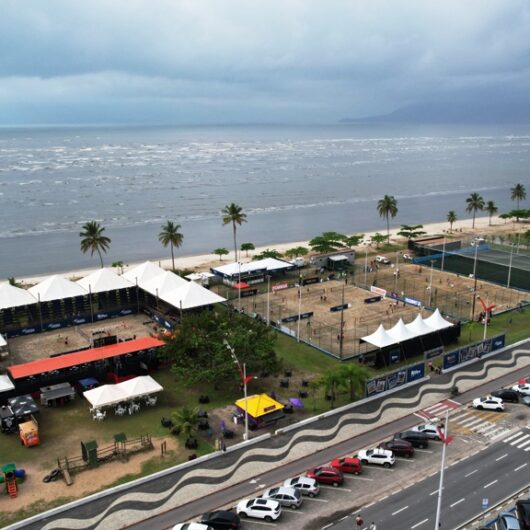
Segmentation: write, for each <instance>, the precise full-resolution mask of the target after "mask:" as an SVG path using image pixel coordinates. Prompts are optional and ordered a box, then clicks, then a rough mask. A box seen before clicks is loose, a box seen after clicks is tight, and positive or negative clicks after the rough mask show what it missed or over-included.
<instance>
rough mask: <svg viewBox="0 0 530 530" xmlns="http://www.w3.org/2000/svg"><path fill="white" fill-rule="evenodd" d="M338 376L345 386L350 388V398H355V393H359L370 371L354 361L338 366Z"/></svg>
mask: <svg viewBox="0 0 530 530" xmlns="http://www.w3.org/2000/svg"><path fill="white" fill-rule="evenodd" d="M339 377H340V378H341V379H342V383H343V385H344V386H345V387H348V388H349V389H350V400H351V401H354V400H355V394H356V393H361V392H362V390H363V389H364V384H365V383H366V380H367V379H368V378H369V377H370V371H369V370H368V368H365V367H364V366H359V365H358V364H355V363H354V362H349V363H347V364H343V365H341V366H340V368H339Z"/></svg>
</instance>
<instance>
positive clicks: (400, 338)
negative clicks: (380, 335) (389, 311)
mask: <svg viewBox="0 0 530 530" xmlns="http://www.w3.org/2000/svg"><path fill="white" fill-rule="evenodd" d="M387 333H388V334H389V335H390V336H391V337H392V338H393V339H394V341H395V342H405V341H406V340H409V339H413V338H414V337H417V335H416V334H415V333H413V332H412V331H410V330H409V329H408V328H407V327H406V326H405V323H404V322H403V319H402V318H400V319H399V320H398V322H397V324H396V325H395V326H394V327H392V328H390V329H389V330H388V331H387Z"/></svg>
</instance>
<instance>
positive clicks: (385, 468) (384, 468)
mask: <svg viewBox="0 0 530 530" xmlns="http://www.w3.org/2000/svg"><path fill="white" fill-rule="evenodd" d="M370 469H373V470H374V471H390V472H391V473H394V470H393V469H390V468H388V467H383V466H377V465H376V466H374V467H370Z"/></svg>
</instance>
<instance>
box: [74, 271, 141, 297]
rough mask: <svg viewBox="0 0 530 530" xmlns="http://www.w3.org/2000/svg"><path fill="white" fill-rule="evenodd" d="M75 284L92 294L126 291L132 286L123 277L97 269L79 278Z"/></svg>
mask: <svg viewBox="0 0 530 530" xmlns="http://www.w3.org/2000/svg"><path fill="white" fill-rule="evenodd" d="M76 283H77V284H79V285H80V286H81V287H83V289H86V290H87V291H90V292H92V293H105V292H108V291H115V290H116V289H126V288H127V287H133V285H134V284H133V283H131V282H130V281H129V280H127V279H126V278H124V277H123V276H119V275H118V274H116V273H115V272H114V271H113V270H111V269H108V268H104V269H98V270H97V271H95V272H93V273H92V274H89V275H88V276H85V277H84V278H81V279H80V280H78V281H77V282H76Z"/></svg>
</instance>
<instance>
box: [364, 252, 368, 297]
mask: <svg viewBox="0 0 530 530" xmlns="http://www.w3.org/2000/svg"><path fill="white" fill-rule="evenodd" d="M365 246H366V252H365V254H364V286H365V288H366V286H367V283H366V275H367V273H368V243H365Z"/></svg>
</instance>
